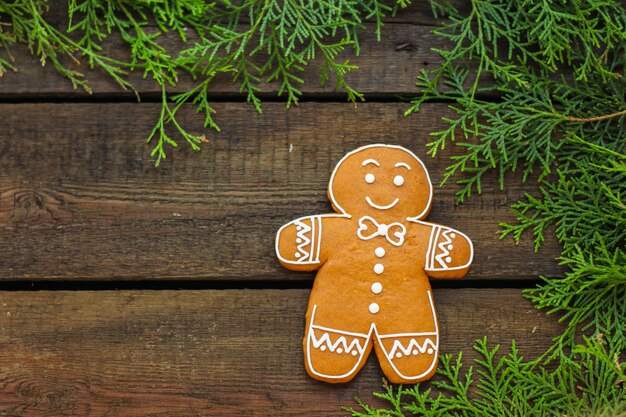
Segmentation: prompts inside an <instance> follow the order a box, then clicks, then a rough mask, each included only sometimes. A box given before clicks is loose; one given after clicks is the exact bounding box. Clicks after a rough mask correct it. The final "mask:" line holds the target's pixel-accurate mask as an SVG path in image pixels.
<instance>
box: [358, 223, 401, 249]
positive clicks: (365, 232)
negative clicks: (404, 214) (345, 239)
mask: <svg viewBox="0 0 626 417" xmlns="http://www.w3.org/2000/svg"><path fill="white" fill-rule="evenodd" d="M405 234H406V227H404V225H403V224H402V223H398V222H396V223H389V224H384V223H378V222H377V221H376V220H374V219H373V218H371V217H370V216H363V217H361V218H360V219H359V230H357V231H356V235H357V236H358V237H359V238H361V239H363V240H370V239H374V238H375V237H376V236H384V237H385V238H387V240H388V241H389V243H391V244H392V245H394V246H401V245H402V244H403V243H404V235H405Z"/></svg>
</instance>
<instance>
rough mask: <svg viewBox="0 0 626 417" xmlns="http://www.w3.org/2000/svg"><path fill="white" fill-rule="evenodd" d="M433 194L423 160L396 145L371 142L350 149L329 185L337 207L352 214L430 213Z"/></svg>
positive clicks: (404, 215)
mask: <svg viewBox="0 0 626 417" xmlns="http://www.w3.org/2000/svg"><path fill="white" fill-rule="evenodd" d="M432 195H433V186H432V184H431V182H430V177H429V176H428V171H427V170H426V168H425V167H424V164H423V163H422V161H421V160H420V159H419V158H418V157H417V156H415V154H413V153H412V152H410V151H409V150H407V149H405V148H402V147H400V146H394V145H382V144H376V145H368V146H363V147H361V148H358V149H356V150H354V151H352V152H350V153H348V154H347V155H346V156H344V157H343V159H341V160H340V161H339V163H338V164H337V166H336V168H335V170H334V171H333V173H332V175H331V178H330V182H329V185H328V198H329V199H330V201H331V203H332V205H333V208H334V209H335V211H337V212H340V213H343V214H347V215H349V216H373V217H376V218H407V217H411V218H414V219H421V218H424V217H426V216H427V215H428V212H429V210H430V206H431V203H432Z"/></svg>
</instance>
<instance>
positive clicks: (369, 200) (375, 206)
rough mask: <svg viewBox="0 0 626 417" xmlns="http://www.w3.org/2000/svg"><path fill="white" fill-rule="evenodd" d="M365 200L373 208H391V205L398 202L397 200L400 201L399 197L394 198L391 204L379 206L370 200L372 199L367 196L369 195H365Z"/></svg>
mask: <svg viewBox="0 0 626 417" xmlns="http://www.w3.org/2000/svg"><path fill="white" fill-rule="evenodd" d="M365 201H366V202H367V204H369V206H370V207H373V208H375V209H378V210H389V209H390V208H392V207H393V206H395V205H396V204H398V201H400V199H399V198H396V199H395V200H393V202H392V203H391V204H387V205H386V206H379V205H378V204H375V203H374V202H373V201H372V199H371V198H369V197H365Z"/></svg>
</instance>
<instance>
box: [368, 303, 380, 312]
mask: <svg viewBox="0 0 626 417" xmlns="http://www.w3.org/2000/svg"><path fill="white" fill-rule="evenodd" d="M369 310H370V313H372V314H376V313H378V312H379V311H380V306H379V305H378V304H376V303H372V304H370V306H369Z"/></svg>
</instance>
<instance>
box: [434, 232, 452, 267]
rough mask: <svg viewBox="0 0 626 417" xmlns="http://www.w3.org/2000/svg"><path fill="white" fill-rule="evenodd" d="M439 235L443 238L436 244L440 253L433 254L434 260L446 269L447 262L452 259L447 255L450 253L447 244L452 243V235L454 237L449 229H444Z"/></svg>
mask: <svg viewBox="0 0 626 417" xmlns="http://www.w3.org/2000/svg"><path fill="white" fill-rule="evenodd" d="M450 235H452V236H450ZM441 237H443V238H444V239H445V240H443V241H441V242H439V243H438V244H437V248H439V250H440V251H441V253H440V254H439V255H437V256H435V260H436V261H437V263H439V265H440V266H441V267H442V268H443V269H448V264H449V263H450V262H452V259H450V258H448V255H450V251H449V250H448V245H450V244H451V243H452V237H454V233H453V232H451V231H450V230H444V231H443V232H441Z"/></svg>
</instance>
